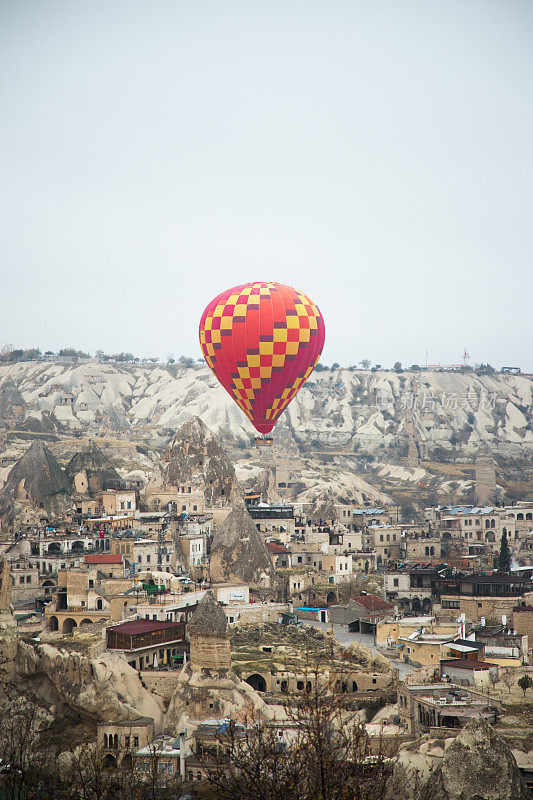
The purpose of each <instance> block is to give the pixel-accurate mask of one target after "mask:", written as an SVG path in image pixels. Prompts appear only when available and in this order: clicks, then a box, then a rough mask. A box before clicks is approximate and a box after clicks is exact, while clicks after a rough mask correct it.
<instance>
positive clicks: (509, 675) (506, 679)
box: [500, 670, 516, 694]
mask: <svg viewBox="0 0 533 800" xmlns="http://www.w3.org/2000/svg"><path fill="white" fill-rule="evenodd" d="M515 677H516V676H515V674H514V671H513V670H506V671H505V672H502V674H501V675H500V680H501V681H502V683H504V684H505V685H506V686H507V688H508V689H509V694H511V688H512V686H513V684H514V682H515Z"/></svg>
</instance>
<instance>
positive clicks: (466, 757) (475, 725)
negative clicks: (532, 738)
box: [420, 719, 531, 800]
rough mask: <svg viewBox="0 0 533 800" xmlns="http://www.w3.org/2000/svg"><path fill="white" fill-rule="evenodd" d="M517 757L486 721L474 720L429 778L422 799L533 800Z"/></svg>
mask: <svg viewBox="0 0 533 800" xmlns="http://www.w3.org/2000/svg"><path fill="white" fill-rule="evenodd" d="M530 797H531V795H530V793H529V789H528V788H527V785H526V783H525V781H524V779H523V777H522V775H521V773H520V771H519V769H518V767H517V766H516V761H515V759H514V756H513V754H512V753H511V751H510V750H509V748H508V747H507V745H506V744H505V742H504V741H503V739H502V738H501V736H499V735H498V734H497V733H496V731H495V730H494V729H493V728H492V727H491V726H490V725H489V724H488V723H487V722H485V721H484V720H476V719H475V720H472V721H471V722H469V723H468V725H467V726H466V727H465V728H464V729H463V730H462V731H461V733H460V734H459V735H458V736H457V737H456V739H455V741H454V742H453V743H452V744H451V745H450V746H449V747H448V749H447V750H446V752H445V754H444V758H443V760H442V764H441V766H440V767H438V768H437V770H436V771H435V772H434V773H433V774H432V775H431V776H430V777H429V779H428V781H427V783H426V785H425V786H424V788H423V790H422V793H421V795H420V800H529V798H530Z"/></svg>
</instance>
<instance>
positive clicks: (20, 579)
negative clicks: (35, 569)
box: [19, 575, 24, 583]
mask: <svg viewBox="0 0 533 800" xmlns="http://www.w3.org/2000/svg"><path fill="white" fill-rule="evenodd" d="M19 583H24V575H21V576H20V578H19Z"/></svg>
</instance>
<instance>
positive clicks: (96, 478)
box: [65, 443, 126, 495]
mask: <svg viewBox="0 0 533 800" xmlns="http://www.w3.org/2000/svg"><path fill="white" fill-rule="evenodd" d="M65 473H66V476H67V478H68V480H69V482H70V484H71V486H72V487H73V489H75V486H74V478H75V476H76V475H79V474H80V473H85V476H86V479H87V490H88V491H86V492H83V494H91V495H94V494H97V493H98V492H99V491H101V490H106V489H124V488H125V485H126V484H125V482H124V481H123V480H122V478H121V477H120V475H119V474H118V472H117V471H116V469H115V468H114V466H113V465H112V464H111V462H110V461H109V459H108V458H107V456H105V455H104V453H102V451H101V450H100V448H99V447H98V446H97V445H96V444H94V443H92V444H91V445H90V446H89V447H88V448H87V449H86V450H83V451H82V452H81V453H76V455H75V456H73V457H72V458H71V459H70V461H69V463H68V464H67V467H66V469H65Z"/></svg>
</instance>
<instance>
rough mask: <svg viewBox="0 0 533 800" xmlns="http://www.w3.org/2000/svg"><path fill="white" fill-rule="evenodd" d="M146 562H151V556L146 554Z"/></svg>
mask: <svg viewBox="0 0 533 800" xmlns="http://www.w3.org/2000/svg"><path fill="white" fill-rule="evenodd" d="M146 563H147V564H149V563H150V556H146Z"/></svg>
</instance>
